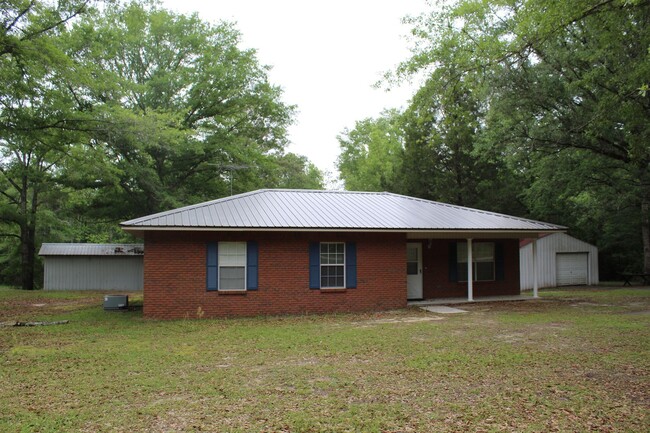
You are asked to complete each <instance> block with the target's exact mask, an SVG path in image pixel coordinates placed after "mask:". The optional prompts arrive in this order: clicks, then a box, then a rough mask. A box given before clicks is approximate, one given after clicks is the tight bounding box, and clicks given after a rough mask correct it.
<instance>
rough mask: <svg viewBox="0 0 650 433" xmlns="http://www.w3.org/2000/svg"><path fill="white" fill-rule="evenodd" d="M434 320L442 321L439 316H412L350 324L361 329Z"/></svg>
mask: <svg viewBox="0 0 650 433" xmlns="http://www.w3.org/2000/svg"><path fill="white" fill-rule="evenodd" d="M436 320H443V318H442V317H440V316H412V317H408V316H406V317H395V318H386V319H372V320H364V321H361V322H351V324H352V325H353V326H356V327H358V328H363V327H366V326H377V325H386V324H401V323H418V322H433V321H436Z"/></svg>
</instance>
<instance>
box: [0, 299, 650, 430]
mask: <svg viewBox="0 0 650 433" xmlns="http://www.w3.org/2000/svg"><path fill="white" fill-rule="evenodd" d="M542 295H543V296H542V299H540V300H537V301H525V302H510V303H485V304H484V303H476V304H472V305H468V306H462V308H465V309H467V310H469V312H468V313H466V314H459V315H444V316H443V315H436V314H432V313H427V312H424V311H421V310H419V309H406V310H400V311H394V312H386V313H372V314H349V315H328V316H303V317H267V318H254V319H219V320H179V321H171V322H170V321H168V322H161V321H154V320H145V319H143V318H142V316H141V313H140V312H139V311H130V312H126V313H120V312H104V311H102V309H101V302H102V295H101V294H99V293H80V292H42V291H40V292H20V291H17V290H12V289H2V288H0V310H3V315H4V317H7V318H9V319H11V320H27V319H29V320H32V319H34V320H37V319H40V320H61V319H68V320H70V323H69V324H67V325H59V326H48V327H35V328H13V327H4V328H0V383H1V384H2V386H1V387H0V431H3V432H5V431H6V432H59V431H81V432H131V431H153V432H176V431H178V432H183V431H220V432H251V431H253V432H281V431H290V432H320V431H327V432H352V431H364V432H393V431H394V432H397V431H399V432H409V431H413V432H422V431H438V432H455V431H482V432H502V431H506V432H507V431H512V432H542V431H543V432H547V431H606V432H617V431H620V432H624V431H634V432H636V431H639V432H640V431H649V430H650V418H649V415H648V413H650V411H649V409H650V290H648V289H647V288H633V289H602V288H599V289H588V290H573V289H572V290H553V291H545V292H542ZM136 296H137V295H136ZM34 304H46V306H40V307H33V305H34ZM30 306H32V307H30ZM7 310H10V311H7ZM2 320H4V319H2Z"/></svg>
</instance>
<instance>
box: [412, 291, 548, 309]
mask: <svg viewBox="0 0 650 433" xmlns="http://www.w3.org/2000/svg"><path fill="white" fill-rule="evenodd" d="M533 299H539V298H533V294H532V293H526V294H522V295H512V296H481V297H480V298H474V300H473V301H468V300H467V298H435V299H424V300H422V301H409V302H408V306H409V307H410V306H413V307H423V306H427V305H451V304H473V303H476V302H503V301H530V300H533Z"/></svg>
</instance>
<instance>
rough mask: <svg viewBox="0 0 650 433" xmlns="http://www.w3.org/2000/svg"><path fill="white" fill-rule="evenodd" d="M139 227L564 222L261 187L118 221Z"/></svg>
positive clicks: (486, 227) (521, 226) (536, 225)
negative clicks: (261, 188) (230, 195)
mask: <svg viewBox="0 0 650 433" xmlns="http://www.w3.org/2000/svg"><path fill="white" fill-rule="evenodd" d="M121 226H122V228H123V229H125V230H127V231H132V232H141V231H143V230H162V229H172V230H173V229H178V230H207V229H216V230H219V229H221V230H360V231H404V232H410V231H473V230H477V231H531V232H539V231H561V230H564V229H565V227H562V226H557V225H554V224H549V223H545V222H540V221H533V220H529V219H524V218H518V217H513V216H509V215H503V214H497V213H493V212H486V211H481V210H477V209H471V208H466V207H461V206H453V205H449V204H444V203H438V202H434V201H429V200H422V199H418V198H413V197H407V196H403V195H398V194H392V193H388V192H351V191H312V190H282V189H263V190H258V191H252V192H248V193H244V194H239V195H235V196H232V197H226V198H221V199H218V200H213V201H208V202H205V203H199V204H196V205H192V206H186V207H182V208H179V209H173V210H170V211H166V212H161V213H157V214H153V215H148V216H144V217H141V218H136V219H132V220H130V221H125V222H123V223H122V224H121Z"/></svg>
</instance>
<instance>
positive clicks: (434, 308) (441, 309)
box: [420, 305, 467, 314]
mask: <svg viewBox="0 0 650 433" xmlns="http://www.w3.org/2000/svg"><path fill="white" fill-rule="evenodd" d="M420 308H421V309H423V310H425V311H428V312H430V313H438V314H458V313H467V310H461V309H460V308H454V307H447V306H445V305H429V306H425V307H420Z"/></svg>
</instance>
